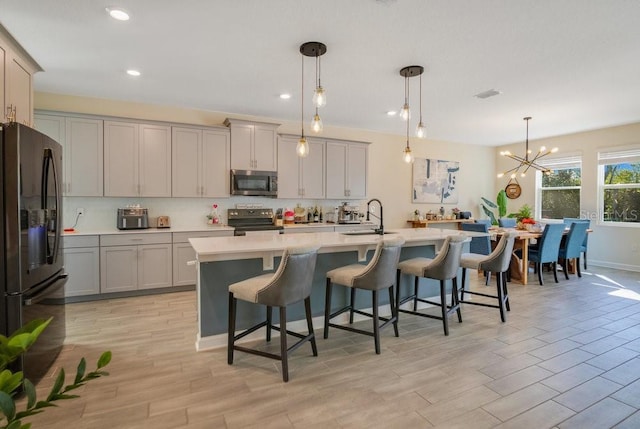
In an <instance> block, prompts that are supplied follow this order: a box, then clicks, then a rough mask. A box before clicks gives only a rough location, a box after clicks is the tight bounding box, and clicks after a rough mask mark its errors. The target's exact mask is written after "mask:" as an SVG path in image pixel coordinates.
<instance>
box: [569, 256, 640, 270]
mask: <svg viewBox="0 0 640 429" xmlns="http://www.w3.org/2000/svg"><path fill="white" fill-rule="evenodd" d="M580 263H581V264H582V263H583V261H580ZM589 265H594V266H596V267H604V268H614V269H616V270H623V271H633V272H636V273H637V272H640V266H638V265H629V264H616V263H615V262H608V261H597V260H595V261H592V260H591V259H589V260H588V261H587V266H589Z"/></svg>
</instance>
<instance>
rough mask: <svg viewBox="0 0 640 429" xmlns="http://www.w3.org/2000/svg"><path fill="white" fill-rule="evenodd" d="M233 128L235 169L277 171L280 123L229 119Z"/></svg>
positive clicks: (228, 122) (232, 162) (232, 147)
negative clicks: (278, 129)
mask: <svg viewBox="0 0 640 429" xmlns="http://www.w3.org/2000/svg"><path fill="white" fill-rule="evenodd" d="M224 124H225V125H226V126H228V127H229V128H230V130H231V168H232V169H234V170H236V169H237V170H263V171H276V170H277V168H278V164H277V162H278V159H277V138H276V137H277V135H276V130H277V128H278V126H279V124H268V123H260V122H249V121H242V120H238V119H227V120H225V123H224Z"/></svg>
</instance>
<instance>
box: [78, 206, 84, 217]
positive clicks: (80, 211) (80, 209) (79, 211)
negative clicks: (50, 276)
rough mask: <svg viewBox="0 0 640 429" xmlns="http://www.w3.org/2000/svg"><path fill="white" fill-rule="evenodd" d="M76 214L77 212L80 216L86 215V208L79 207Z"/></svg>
mask: <svg viewBox="0 0 640 429" xmlns="http://www.w3.org/2000/svg"><path fill="white" fill-rule="evenodd" d="M76 214H77V215H78V216H84V209H83V208H82V207H78V208H77V209H76Z"/></svg>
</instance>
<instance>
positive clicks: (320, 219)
mask: <svg viewBox="0 0 640 429" xmlns="http://www.w3.org/2000/svg"><path fill="white" fill-rule="evenodd" d="M318 222H320V223H322V207H320V216H319V218H318Z"/></svg>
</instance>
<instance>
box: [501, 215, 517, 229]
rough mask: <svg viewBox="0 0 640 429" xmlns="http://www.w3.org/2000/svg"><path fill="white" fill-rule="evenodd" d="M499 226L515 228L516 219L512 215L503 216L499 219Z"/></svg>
mask: <svg viewBox="0 0 640 429" xmlns="http://www.w3.org/2000/svg"><path fill="white" fill-rule="evenodd" d="M498 226H499V227H500V228H515V227H516V220H515V219H514V218H512V217H501V218H500V219H498Z"/></svg>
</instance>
